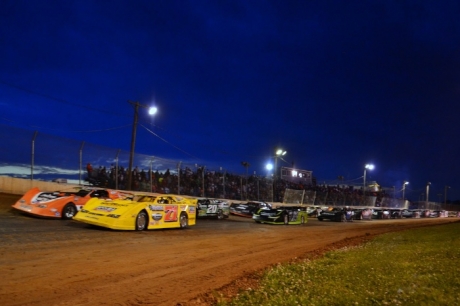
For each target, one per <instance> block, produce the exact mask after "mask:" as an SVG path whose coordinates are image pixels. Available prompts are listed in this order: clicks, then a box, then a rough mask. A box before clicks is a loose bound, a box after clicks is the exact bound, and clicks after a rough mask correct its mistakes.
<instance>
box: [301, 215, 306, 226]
mask: <svg viewBox="0 0 460 306" xmlns="http://www.w3.org/2000/svg"><path fill="white" fill-rule="evenodd" d="M300 224H302V225H303V224H305V217H304V216H302V217H300Z"/></svg>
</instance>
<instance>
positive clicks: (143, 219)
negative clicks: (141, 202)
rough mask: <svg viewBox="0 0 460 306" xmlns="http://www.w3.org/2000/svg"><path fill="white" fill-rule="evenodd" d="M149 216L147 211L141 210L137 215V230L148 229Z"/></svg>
mask: <svg viewBox="0 0 460 306" xmlns="http://www.w3.org/2000/svg"><path fill="white" fill-rule="evenodd" d="M148 220H149V217H148V216H147V213H146V212H145V211H141V212H140V213H139V214H138V215H137V217H136V231H143V230H146V229H147V224H148V222H149V221H148Z"/></svg>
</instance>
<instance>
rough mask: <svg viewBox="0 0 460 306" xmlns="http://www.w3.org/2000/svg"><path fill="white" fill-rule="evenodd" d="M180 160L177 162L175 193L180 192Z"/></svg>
mask: <svg viewBox="0 0 460 306" xmlns="http://www.w3.org/2000/svg"><path fill="white" fill-rule="evenodd" d="M181 164H182V161H180V162H179V163H178V164H177V194H180V165H181Z"/></svg>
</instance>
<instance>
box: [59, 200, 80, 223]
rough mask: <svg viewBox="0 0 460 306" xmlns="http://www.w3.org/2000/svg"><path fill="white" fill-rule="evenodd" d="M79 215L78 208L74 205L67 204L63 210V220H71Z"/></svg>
mask: <svg viewBox="0 0 460 306" xmlns="http://www.w3.org/2000/svg"><path fill="white" fill-rule="evenodd" d="M76 214H77V207H76V206H75V204H73V203H67V204H66V205H65V206H64V208H63V209H62V219H64V220H70V219H72V218H73V217H74V216H75V215H76Z"/></svg>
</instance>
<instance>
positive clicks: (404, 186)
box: [402, 181, 409, 205]
mask: <svg viewBox="0 0 460 306" xmlns="http://www.w3.org/2000/svg"><path fill="white" fill-rule="evenodd" d="M407 184H409V182H408V181H404V183H403V188H402V192H403V205H404V204H405V201H404V193H405V191H406V185H407Z"/></svg>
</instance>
